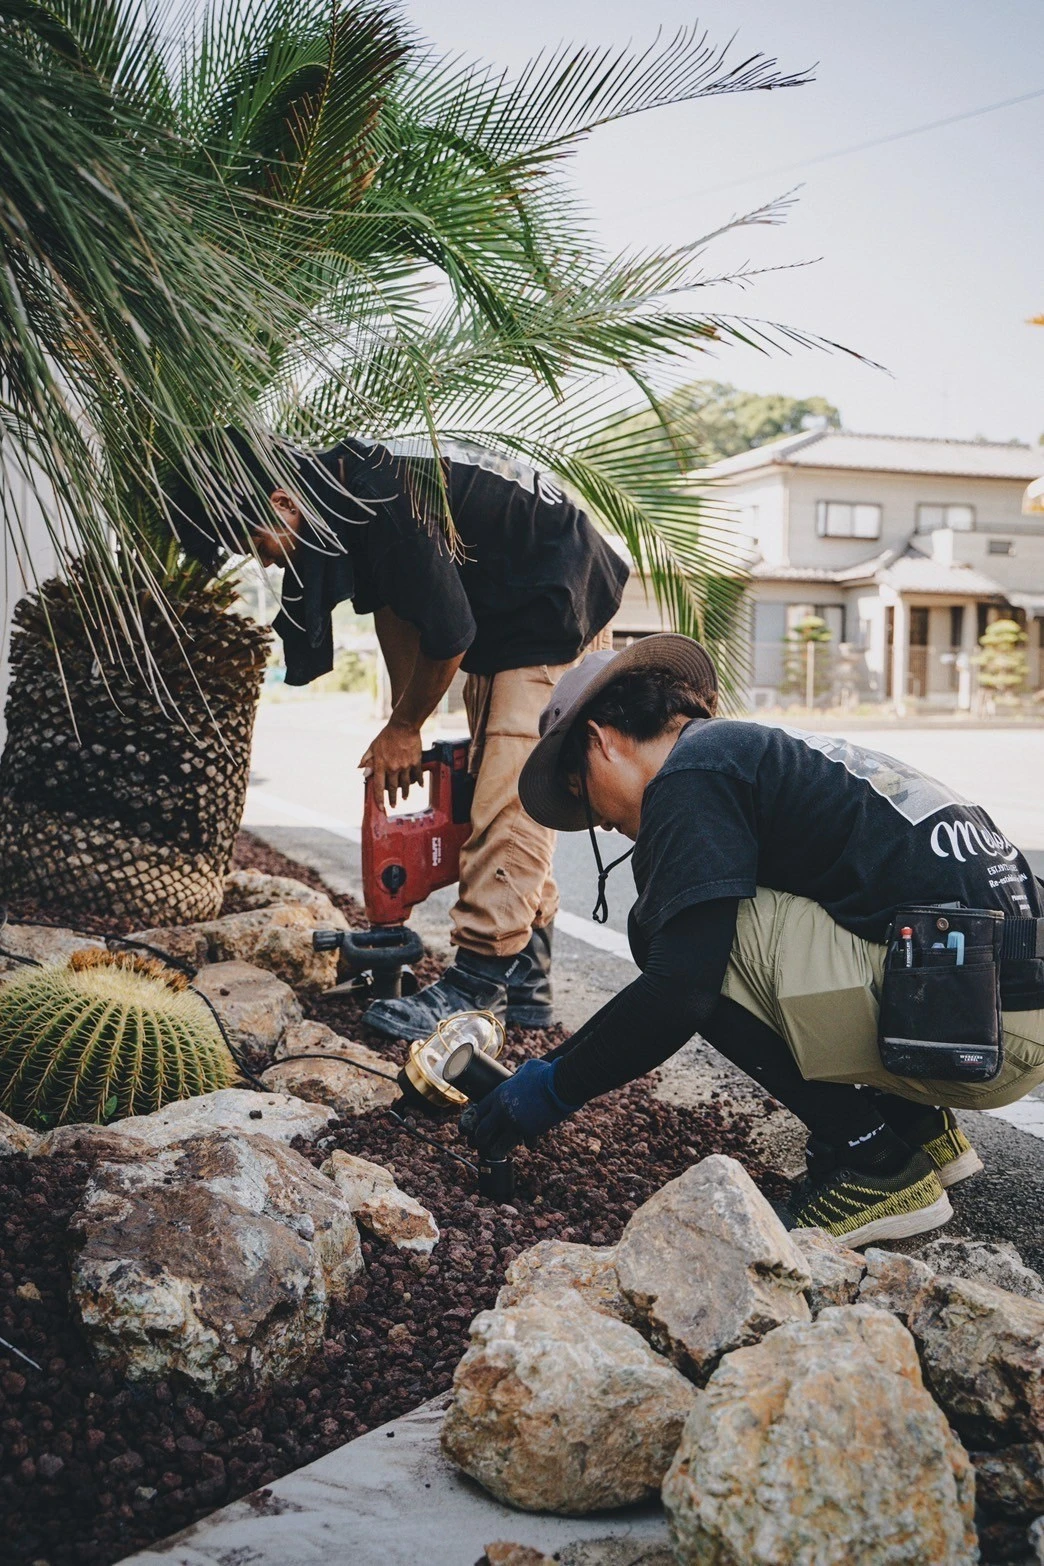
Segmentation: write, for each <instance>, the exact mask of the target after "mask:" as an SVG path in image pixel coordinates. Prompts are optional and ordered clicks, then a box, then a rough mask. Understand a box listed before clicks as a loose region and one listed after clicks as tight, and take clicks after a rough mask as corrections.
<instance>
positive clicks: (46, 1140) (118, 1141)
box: [32, 1116, 148, 1163]
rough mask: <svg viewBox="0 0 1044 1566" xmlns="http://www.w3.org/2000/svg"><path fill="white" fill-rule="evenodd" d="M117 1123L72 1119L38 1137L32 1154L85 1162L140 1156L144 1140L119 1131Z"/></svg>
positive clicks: (39, 1156)
mask: <svg viewBox="0 0 1044 1566" xmlns="http://www.w3.org/2000/svg"><path fill="white" fill-rule="evenodd" d="M141 1118H142V1119H144V1118H145V1117H144V1116H142V1117H141ZM118 1124H119V1122H116V1123H114V1124H112V1125H107V1126H99V1125H94V1124H92V1123H91V1122H90V1121H74V1122H73V1123H72V1124H71V1125H67V1126H55V1128H54V1130H53V1131H48V1132H46V1133H45V1134H44V1135H43V1136H42V1137H40V1139H39V1141H38V1143H37V1145H36V1147H35V1148H34V1149H33V1151H32V1156H33V1157H34V1158H82V1159H84V1160H86V1161H87V1162H88V1163H99V1162H101V1161H102V1160H106V1161H109V1162H114V1163H123V1162H125V1161H126V1160H127V1159H132V1158H140V1157H141V1156H142V1154H143V1153H146V1152H147V1151H148V1143H147V1142H144V1141H142V1139H141V1138H140V1137H136V1136H128V1135H127V1134H126V1132H121V1131H119V1130H118V1129H117V1126H118Z"/></svg>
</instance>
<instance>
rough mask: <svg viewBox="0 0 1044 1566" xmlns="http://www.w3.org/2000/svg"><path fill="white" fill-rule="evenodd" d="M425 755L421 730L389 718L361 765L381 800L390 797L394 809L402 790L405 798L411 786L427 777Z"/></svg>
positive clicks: (389, 801) (389, 800)
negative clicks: (382, 796)
mask: <svg viewBox="0 0 1044 1566" xmlns="http://www.w3.org/2000/svg"><path fill="white" fill-rule="evenodd" d="M422 752H423V746H422V745H421V734H420V729H418V728H414V727H413V725H412V724H409V723H402V722H399V721H397V720H396V719H395V718H389V719H388V722H387V723H386V724H385V725H384V728H383V729H382V730H381V732H380V733H379V734H378V735H377V738H376V739H375V740H374V741H373V743H372V745H371V746H370V748H369V750H368V751H367V752H366V754H365V756H364V757H363V758H362V760H361V761H360V763H359V765H360V767H363V768H364V769H365V770H366V773H367V776H368V777H372V778H373V785H374V788H375V790H376V792H377V797H378V799H379V798H380V796H381V794H383V793H387V795H388V803H389V804H390V805H394V804H396V803H397V801H398V797H399V790H400V789H401V790H402V797H403V799H405V798H406V795H407V794H408V793H409V791H410V784H411V783H419V782H420V781H421V779H422V777H423V776H424V774H423V771H422V769H421V755H422Z"/></svg>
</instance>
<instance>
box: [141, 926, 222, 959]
mask: <svg viewBox="0 0 1044 1566" xmlns="http://www.w3.org/2000/svg"><path fill="white" fill-rule="evenodd" d="M127 939H128V940H130V941H141V942H142V943H143V944H144V945H146V946H154V947H155V948H156V950H157V951H158V952H162V953H163V954H164V956H166V957H174V958H176V959H177V960H178V961H179V962H187V963H191V964H192V966H193V968H202V967H204V966H205V965H206V964H207V963H208V962H210V960H211V957H210V942H209V941H208V940H207V937H206V935H205V934H204V933H203V926H202V925H201V924H164V925H156V926H155V927H154V928H150V929H147V930H132V931H131V933H130V935H129V936H128V937H127Z"/></svg>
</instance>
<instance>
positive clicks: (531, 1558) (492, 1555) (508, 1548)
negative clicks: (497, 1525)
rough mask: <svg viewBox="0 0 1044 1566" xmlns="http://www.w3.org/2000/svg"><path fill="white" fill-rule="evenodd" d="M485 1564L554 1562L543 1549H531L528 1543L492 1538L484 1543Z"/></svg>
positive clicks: (516, 1565) (541, 1565)
mask: <svg viewBox="0 0 1044 1566" xmlns="http://www.w3.org/2000/svg"><path fill="white" fill-rule="evenodd" d="M485 1566H555V1562H554V1561H553V1560H552V1558H551V1556H550V1555H545V1554H544V1552H543V1550H534V1549H531V1548H530V1546H529V1545H528V1544H512V1543H511V1541H510V1540H509V1539H494V1541H493V1543H492V1544H487V1545H486V1553H485Z"/></svg>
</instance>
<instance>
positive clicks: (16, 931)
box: [0, 924, 105, 975]
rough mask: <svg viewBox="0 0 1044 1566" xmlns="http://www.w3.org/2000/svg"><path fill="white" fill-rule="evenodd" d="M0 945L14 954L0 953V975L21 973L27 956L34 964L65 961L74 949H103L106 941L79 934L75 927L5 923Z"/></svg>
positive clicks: (0, 936)
mask: <svg viewBox="0 0 1044 1566" xmlns="http://www.w3.org/2000/svg"><path fill="white" fill-rule="evenodd" d="M0 946H3V947H4V949H5V950H6V951H8V952H13V953H14V956H11V957H5V956H4V955H3V954H2V953H0V975H3V974H7V975H10V974H13V973H22V972H23V971H24V969H25V963H24V962H19V961H18V958H19V957H26V958H28V959H29V960H30V961H31V962H33V963H51V962H60V963H63V964H64V963H66V962H68V960H69V958H70V957H71V956H72V954H73V952H82V951H85V950H87V951H97V952H103V951H104V950H105V942H104V941H100V940H98V939H97V937H96V936H93V935H81V934H80V932H79V931H78V930H67V929H64V928H63V927H61V926H58V925H49V924H5V925H4V927H3V934H2V935H0Z"/></svg>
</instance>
